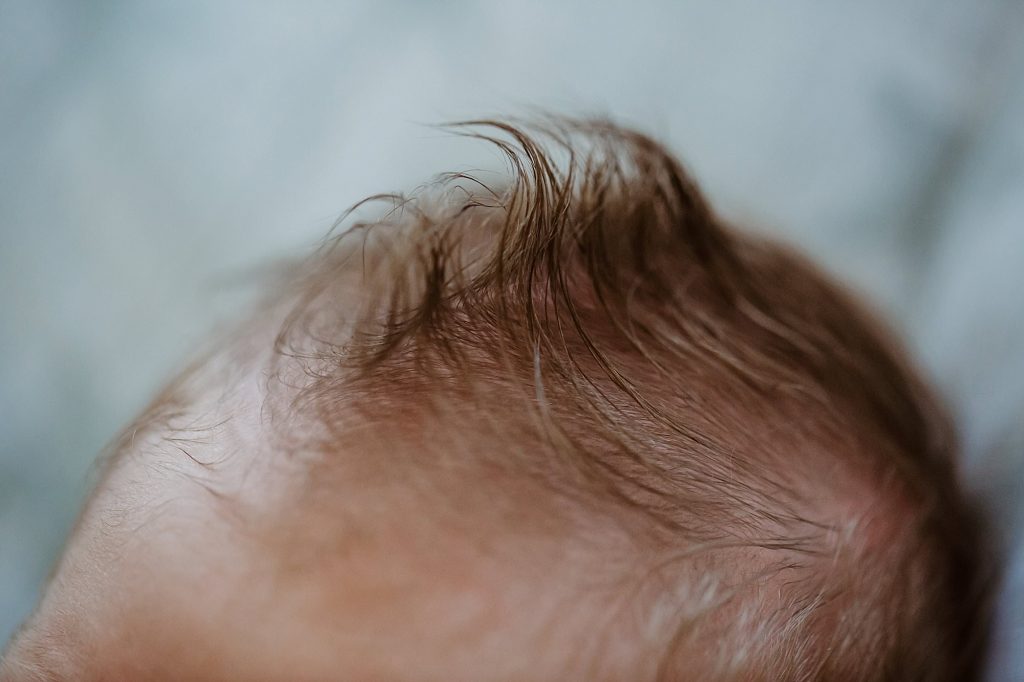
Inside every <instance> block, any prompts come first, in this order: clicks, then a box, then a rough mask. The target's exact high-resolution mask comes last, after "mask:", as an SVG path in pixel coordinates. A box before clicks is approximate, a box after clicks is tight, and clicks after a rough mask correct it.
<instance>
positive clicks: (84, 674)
mask: <svg viewBox="0 0 1024 682" xmlns="http://www.w3.org/2000/svg"><path fill="white" fill-rule="evenodd" d="M245 341H246V343H249V342H251V341H252V337H251V336H250V337H246V339H245ZM271 342H272V339H271V338H268V339H267V343H268V344H271ZM268 347H269V346H268ZM263 360H264V358H259V357H255V358H254V357H247V356H245V354H244V353H240V352H238V350H237V349H234V348H230V347H226V348H224V349H222V350H221V351H220V352H219V353H217V354H216V355H215V356H213V357H212V358H208V359H207V360H206V361H204V362H203V363H201V364H200V365H197V366H196V367H194V368H192V369H191V370H190V371H189V372H187V373H186V374H185V375H184V376H183V377H182V378H181V379H180V380H179V381H177V382H175V384H174V385H172V387H171V388H170V389H169V390H168V391H167V392H165V394H164V395H163V396H161V398H160V399H159V400H158V401H157V402H156V403H154V405H153V406H152V407H151V408H150V410H149V413H148V414H147V415H146V416H145V417H143V418H142V419H141V420H140V421H139V423H138V424H137V425H135V426H133V427H132V428H131V429H129V430H128V431H127V432H126V435H125V438H124V439H123V442H122V446H121V448H120V449H119V451H118V452H117V453H116V454H115V455H114V456H113V457H112V458H111V460H110V462H109V464H108V465H107V467H106V470H105V472H104V474H103V478H102V480H101V481H100V482H99V484H98V486H97V489H96V491H95V493H94V495H93V497H92V499H91V500H90V502H89V504H88V506H87V509H86V511H85V513H84V514H83V516H82V519H81V521H80V523H79V526H78V528H77V529H76V531H75V534H74V536H73V537H72V539H71V541H70V543H69V546H68V549H67V551H66V554H65V556H64V559H63V562H62V565H61V567H60V570H59V571H58V574H57V578H56V580H55V581H54V583H53V585H52V586H51V589H50V591H49V594H48V595H47V598H46V600H45V602H44V604H43V606H42V608H41V610H40V613H39V614H38V616H37V619H36V621H37V623H36V625H35V626H34V628H33V629H34V630H35V631H34V632H32V631H30V632H29V633H27V634H28V636H30V637H32V638H35V641H36V642H38V643H39V646H40V647H41V648H42V649H50V650H51V652H56V651H58V649H57V648H56V647H52V646H51V645H49V644H47V642H50V643H53V642H56V641H59V642H60V643H61V647H60V648H59V650H60V651H61V652H62V654H61V655H62V656H64V657H66V660H64V661H48V662H47V663H46V664H45V665H46V666H49V667H55V666H56V667H59V666H68V667H67V670H68V671H71V672H70V673H69V675H68V677H70V678H74V679H91V678H96V679H105V678H108V677H115V678H116V677H118V676H127V677H133V676H139V675H141V676H143V677H146V678H147V679H159V678H158V677H157V676H156V672H155V669H153V668H150V667H147V666H153V665H158V664H159V662H160V661H166V660H172V659H173V660H176V662H177V663H176V668H175V671H174V674H173V678H174V679H183V678H188V677H189V675H188V674H186V671H188V670H190V668H189V666H195V668H194V670H195V675H196V676H197V677H201V678H202V679H232V680H234V679H251V680H257V679H267V680H278V679H329V678H332V677H334V676H336V671H337V670H338V669H339V668H341V669H344V670H345V671H346V676H347V677H351V678H353V679H360V678H362V679H366V678H386V679H396V680H397V679H403V677H402V675H403V674H405V673H406V672H408V671H410V670H416V669H419V668H420V667H421V666H423V665H425V664H426V665H431V666H435V667H436V670H437V671H438V674H442V675H443V676H448V675H454V676H456V677H462V678H467V679H468V678H473V679H487V678H488V676H493V677H495V678H496V679H500V678H503V677H504V678H507V677H508V676H510V675H511V676H522V675H524V674H525V675H526V676H527V677H533V676H534V673H530V672H526V671H525V670H526V669H525V668H524V667H523V666H526V665H527V664H526V663H524V661H530V663H529V666H533V665H536V666H543V665H545V664H552V665H553V664H555V663H557V661H556V660H550V661H547V662H546V663H545V660H544V659H545V655H546V654H542V653H538V652H539V651H541V650H542V649H543V647H544V646H550V644H551V641H552V639H551V638H560V637H565V638H566V639H569V638H570V637H573V636H576V637H582V633H583V632H584V622H583V621H584V620H585V615H584V614H587V616H586V617H589V611H588V610H587V609H584V608H583V605H584V603H585V602H587V601H589V600H594V599H596V598H598V595H601V594H603V593H604V591H607V590H610V589H612V584H613V583H614V582H615V580H616V579H618V578H619V577H620V576H619V574H618V573H615V574H613V573H612V572H607V573H606V574H600V573H599V572H593V571H592V572H591V574H590V575H589V576H587V579H586V580H581V575H580V573H579V570H580V565H581V562H584V563H591V562H590V561H588V560H586V559H585V557H587V556H588V555H589V556H591V557H592V558H593V559H595V560H596V559H597V556H596V555H597V553H598V552H599V551H603V552H610V551H614V552H615V553H617V554H619V555H621V556H625V555H627V554H628V550H627V545H628V544H629V539H628V537H626V536H625V535H624V534H623V533H621V532H618V533H616V532H615V530H614V529H611V528H609V532H608V533H607V534H606V536H605V537H604V538H603V539H602V540H601V542H594V543H593V544H587V543H582V542H574V541H573V539H572V537H573V536H574V535H575V536H577V537H581V536H580V534H579V533H578V532H576V531H574V530H572V529H571V528H570V526H571V525H572V523H573V522H572V521H571V520H570V519H569V518H568V517H565V516H564V515H562V514H561V513H560V511H559V509H558V508H557V505H556V504H554V502H553V501H552V502H551V503H549V502H548V501H547V497H548V496H545V495H542V494H540V490H539V489H538V488H537V487H536V486H535V485H533V484H531V483H530V482H529V481H527V480H526V479H525V478H520V479H519V480H516V479H515V478H514V477H503V478H502V479H501V481H500V482H499V481H493V480H492V481H488V480H487V478H486V477H481V476H480V475H479V473H478V472H472V473H471V474H470V473H466V476H465V477H463V478H459V477H454V476H440V477H436V478H435V479H434V480H429V481H428V480H426V479H425V478H423V477H422V468H421V467H418V466H417V467H416V470H415V472H413V471H412V470H411V469H409V468H408V467H405V466H404V464H403V461H404V460H408V458H409V457H415V456H416V455H417V454H419V453H417V452H416V450H415V448H414V446H413V447H412V449H409V450H407V451H405V452H395V451H394V447H395V446H396V443H397V442H398V441H397V440H396V439H395V438H392V437H388V434H387V432H386V431H383V430H382V429H381V427H380V425H373V426H370V427H366V428H362V429H360V428H353V430H352V433H351V441H349V442H350V443H351V444H353V445H352V447H349V446H347V445H344V444H342V445H339V444H337V443H335V444H333V445H332V447H331V448H330V450H329V452H328V451H325V450H323V449H322V447H321V446H320V445H318V444H317V439H316V437H315V436H314V435H313V434H310V433H306V434H305V436H304V437H303V436H302V434H301V432H300V430H299V429H300V428H308V429H315V427H313V426H300V425H297V424H295V423H292V424H289V429H288V430H287V431H284V429H283V427H282V426H281V425H280V424H279V423H278V422H273V420H272V419H270V418H268V415H267V412H268V410H267V405H266V402H267V400H268V399H273V400H276V399H279V398H280V397H281V394H280V393H278V394H277V395H276V396H273V397H269V396H268V388H267V381H266V377H267V371H266V370H267V365H266V364H265V363H264V362H263ZM272 422H273V423H272ZM283 433H284V434H286V435H285V436H282V434H283ZM282 438H284V439H285V441H284V442H286V443H287V444H288V445H283V444H282ZM406 442H407V445H406V446H405V447H410V446H412V445H413V443H412V441H408V440H407V441H406ZM355 444H358V447H356V446H355ZM324 457H330V458H331V461H330V463H329V464H330V466H325V463H324V459H323V458H324ZM470 476H472V479H473V484H472V485H469V484H468V479H469V477H470ZM314 478H315V479H316V480H314ZM558 517H564V518H563V520H562V521H556V520H555V519H556V518H558ZM559 526H561V528H559ZM587 537H588V538H590V540H588V543H589V542H591V541H592V538H593V536H592V535H589V534H588V535H587ZM607 559H608V555H607V554H606V561H607ZM594 563H595V565H596V561H595V562H594ZM527 605H529V606H528V607H527ZM555 624H557V627H556V626H555ZM584 639H585V638H584ZM516 650H520V654H521V657H517V656H515V655H513V652H515V651H516ZM468 652H476V653H475V654H474V655H473V656H472V657H469V658H467V657H468V656H469V653H468ZM531 652H532V653H531ZM474 660H475V661H476V662H477V664H479V663H480V662H482V661H486V662H487V665H486V670H484V669H480V670H478V671H476V672H473V670H474V668H473V665H474V663H473V661H474ZM460 666H461V667H460ZM467 666H468V667H467ZM503 666H510V667H507V668H503ZM219 669H223V671H224V672H223V677H218V676H217V675H218V670H219ZM530 669H531V670H533V671H534V672H535V673H536V675H540V676H542V677H543V676H546V675H545V673H544V672H543V668H542V667H537V668H530ZM441 671H447V672H443V673H442V672H441ZM502 671H504V673H502ZM168 679H170V678H168Z"/></svg>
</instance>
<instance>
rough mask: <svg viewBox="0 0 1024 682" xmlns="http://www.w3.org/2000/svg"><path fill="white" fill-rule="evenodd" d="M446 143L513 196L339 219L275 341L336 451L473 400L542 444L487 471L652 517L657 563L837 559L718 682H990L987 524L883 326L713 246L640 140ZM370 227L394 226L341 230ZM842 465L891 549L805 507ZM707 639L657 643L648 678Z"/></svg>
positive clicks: (552, 127) (715, 226)
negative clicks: (492, 167)
mask: <svg viewBox="0 0 1024 682" xmlns="http://www.w3.org/2000/svg"><path fill="white" fill-rule="evenodd" d="M445 129H446V130H449V131H450V132H452V133H453V134H455V135H459V136H466V137H470V138H473V139H477V140H480V141H482V142H484V143H486V144H488V145H491V146H492V147H493V148H494V149H495V150H497V151H498V152H499V153H500V154H501V156H502V158H503V159H504V162H505V164H506V166H507V171H508V172H507V174H506V175H505V176H504V177H503V178H502V180H501V181H500V182H484V181H483V180H482V179H481V177H482V176H483V174H481V173H477V174H471V173H467V172H453V173H447V174H444V175H442V176H440V177H439V178H438V179H437V180H436V182H434V183H432V184H431V185H429V186H427V187H425V188H423V189H421V190H420V191H419V192H418V193H416V194H415V195H413V196H409V197H407V196H402V195H397V194H387V195H377V196H374V197H370V198H369V199H367V200H366V201H364V202H360V204H358V205H357V206H355V207H353V209H352V210H351V211H349V212H348V213H346V214H345V215H344V216H343V217H342V218H341V219H339V221H338V223H337V225H336V227H335V230H334V233H333V234H332V236H331V237H330V238H329V239H328V240H327V241H326V242H325V243H324V245H323V246H322V247H321V249H320V250H319V251H318V252H317V253H316V254H315V255H314V256H313V258H312V260H311V262H310V263H308V264H307V266H306V267H304V268H302V270H301V274H300V275H299V277H298V282H297V284H296V286H295V289H294V294H293V295H294V296H295V298H296V303H295V305H294V307H293V308H292V311H291V313H290V315H289V316H288V318H287V320H286V322H285V323H284V325H283V327H282V329H281V332H280V334H279V335H278V338H277V342H276V347H277V350H278V353H279V361H278V364H279V365H280V366H279V367H278V370H279V373H281V374H284V373H285V370H284V369H282V368H283V367H284V365H285V364H287V363H288V362H297V366H298V367H300V368H301V371H300V377H299V378H298V379H295V380H294V383H295V384H296V385H298V386H300V388H301V390H300V391H299V397H298V398H297V399H295V400H294V401H293V403H292V408H293V409H294V410H296V411H298V412H301V413H311V414H313V415H314V416H315V418H316V419H317V420H318V421H319V422H321V423H323V424H324V425H325V426H326V430H327V436H326V437H325V440H326V441H327V442H330V441H331V439H332V438H334V437H337V436H338V435H339V434H340V433H341V432H343V431H344V429H345V428H346V424H349V423H350V421H348V418H347V417H345V418H342V416H341V415H349V414H350V413H351V411H352V410H356V411H358V412H359V414H360V415H361V416H363V417H367V418H370V419H372V418H374V417H375V416H376V417H379V416H380V413H381V412H383V411H385V410H386V411H389V413H390V414H391V415H392V416H393V414H395V411H396V410H397V411H398V412H399V413H400V414H403V415H414V414H420V413H424V414H428V415H430V416H431V417H432V418H435V419H436V420H438V421H444V420H446V419H447V420H449V421H451V420H453V419H455V418H456V417H458V416H459V409H460V407H459V406H460V405H465V404H467V403H471V404H473V405H474V406H475V409H476V411H475V412H474V415H475V418H474V420H473V425H471V426H466V427H465V428H466V429H467V430H472V429H491V430H492V432H501V431H502V430H503V429H505V431H504V435H506V436H509V435H515V436H516V438H520V437H521V438H523V439H531V438H532V439H535V442H536V443H541V444H543V447H541V448H535V447H527V446H525V445H523V446H517V444H516V442H515V441H516V438H509V439H507V440H508V443H509V444H508V446H507V448H506V450H507V451H503V452H502V453H500V454H490V455H488V454H478V455H475V456H479V457H486V456H492V457H499V456H500V457H501V458H502V462H501V464H502V466H506V467H509V468H516V467H520V468H523V469H529V470H531V471H540V472H545V473H543V474H541V475H546V476H547V477H548V478H547V480H548V481H549V483H550V484H551V486H552V487H553V488H555V489H557V490H559V491H560V492H563V493H565V494H566V495H567V496H568V497H570V498H572V499H587V500H590V501H592V502H593V501H595V500H598V501H600V500H604V501H607V504H608V505H610V506H612V507H615V508H617V509H622V510H626V511H628V512H629V513H631V514H634V515H636V514H639V515H641V516H642V517H643V518H645V519H648V520H649V521H650V522H651V524H652V526H653V527H655V528H656V529H657V530H655V531H652V533H654V534H655V535H656V536H657V537H658V538H660V541H661V542H662V543H663V545H664V546H665V547H667V548H668V549H666V551H665V553H664V556H666V557H669V560H668V561H666V565H671V564H672V561H673V560H675V561H679V560H681V558H684V557H685V558H687V559H688V558H689V557H692V556H693V554H694V553H695V548H697V549H699V551H700V552H702V553H705V554H707V553H714V552H716V551H720V550H723V549H726V548H756V549H758V550H763V551H764V552H767V553H768V554H769V555H772V556H775V555H777V556H778V559H777V560H773V561H772V562H770V563H768V564H767V565H766V566H765V570H767V571H769V572H774V573H775V574H778V573H781V572H785V571H791V572H792V571H804V573H799V575H812V576H813V575H818V573H816V572H815V571H817V569H821V568H823V567H828V566H829V565H830V562H832V564H835V563H836V561H837V559H836V557H840V556H841V557H845V561H846V562H847V563H848V564H850V565H849V566H848V567H847V568H848V570H845V571H844V570H839V569H834V566H833V569H830V571H831V572H829V571H823V573H826V574H827V576H826V577H824V578H821V577H818V578H814V579H809V578H808V579H806V580H805V582H806V583H807V585H806V586H805V588H792V589H793V590H795V591H794V592H793V594H792V595H791V598H790V599H788V601H786V603H784V604H780V605H777V607H776V608H773V609H772V610H771V613H769V614H767V615H765V614H763V613H760V612H756V610H755V611H743V612H742V613H744V614H746V615H745V616H744V618H749V619H751V622H750V625H749V627H746V629H745V630H744V632H745V633H746V636H747V637H748V639H747V640H746V641H745V642H740V641H738V640H737V641H734V642H733V643H732V644H731V645H728V646H727V645H721V646H722V647H723V648H725V649H729V648H731V649H732V650H733V653H732V655H731V656H730V655H727V654H723V663H721V665H720V668H719V669H720V670H721V671H723V672H722V674H723V675H725V674H726V673H725V671H732V672H730V673H728V674H730V675H735V676H736V677H740V678H744V679H746V677H744V673H743V672H742V671H741V670H740V669H739V668H738V667H737V666H739V665H740V664H739V661H740V660H741V659H742V660H743V661H745V663H744V665H747V664H750V662H751V661H752V660H756V662H757V664H758V665H763V666H765V667H764V668H763V674H764V675H766V676H767V677H766V679H920V680H963V679H969V678H971V677H972V676H973V675H975V674H976V673H977V672H978V665H979V660H980V655H981V651H982V648H983V647H982V645H983V641H984V633H985V626H984V623H985V611H986V601H985V594H986V585H987V578H988V576H986V575H985V574H984V571H983V569H982V568H981V559H980V556H981V551H982V547H981V543H980V540H979V539H978V538H979V533H978V531H977V528H978V525H977V523H978V522H977V519H976V518H975V515H974V513H973V511H972V508H971V506H970V505H969V504H968V503H967V502H966V501H965V500H964V497H963V495H962V493H961V492H960V490H959V488H958V485H957V482H956V476H955V461H954V460H955V454H956V444H955V439H954V437H953V434H952V429H951V427H950V425H949V422H948V419H947V418H946V416H945V414H944V412H943V410H942V409H941V407H940V406H939V405H937V404H936V402H935V400H934V399H933V398H932V397H931V394H930V392H929V391H928V390H927V388H926V386H924V385H923V383H922V382H921V381H920V380H919V379H918V378H917V377H916V376H915V374H914V372H913V371H912V370H911V369H910V368H909V365H908V363H907V362H906V360H905V359H904V358H903V357H902V356H901V354H900V352H899V351H898V350H897V349H896V348H897V346H896V345H895V344H894V342H893V341H892V340H891V339H890V338H889V336H888V334H887V333H886V332H885V331H884V329H883V328H882V327H881V326H880V325H879V324H878V323H877V322H876V321H874V320H873V318H872V317H871V316H870V315H869V314H867V313H866V312H864V311H863V310H862V309H861V307H860V306H859V305H857V304H856V303H855V302H854V300H853V299H852V298H851V297H850V296H849V295H847V294H846V293H845V292H844V291H842V290H841V289H839V288H838V287H836V286H835V285H833V284H832V283H830V282H829V281H828V280H827V279H826V278H825V277H824V276H822V275H820V274H819V273H818V272H817V271H816V270H815V269H814V268H813V267H812V266H810V265H809V264H808V263H807V262H806V261H805V260H803V259H802V258H801V257H800V256H798V255H796V254H794V253H792V252H790V251H789V250H787V249H785V248H783V247H781V246H779V245H777V244H775V243H773V242H771V241H769V240H766V239H762V238H757V237H753V236H750V235H746V234H743V233H741V232H738V231H735V230H733V229H731V228H730V227H729V226H728V225H726V224H725V222H724V221H723V220H722V219H721V218H720V217H718V216H717V215H716V214H715V213H714V211H712V209H711V207H710V206H709V204H708V202H707V201H706V200H705V199H704V197H703V196H702V194H701V192H700V191H699V190H698V188H697V186H696V185H695V183H694V182H693V180H692V179H691V178H690V177H689V175H688V174H687V173H686V172H685V171H684V169H683V167H682V166H681V164H680V163H679V161H678V160H676V159H675V158H674V157H673V156H672V155H671V154H670V153H668V152H667V151H666V150H665V149H664V148H663V147H662V146H661V145H660V144H659V143H658V142H656V141H654V140H653V139H651V138H650V137H648V136H646V135H644V134H642V133H639V132H635V131H631V130H626V129H623V128H621V127H619V126H617V125H615V124H613V123H611V122H608V121H604V120H570V119H565V118H559V117H545V118H542V119H541V120H539V121H527V122H524V121H508V120H477V121H467V122H461V123H457V124H452V125H448V126H445ZM368 204H369V205H373V204H383V206H384V207H385V210H383V211H382V212H381V213H380V214H379V215H378V216H377V217H376V218H374V219H372V220H363V221H353V219H352V218H353V216H354V215H356V214H357V213H360V212H362V211H365V210H367V205H368ZM289 366H293V365H289ZM507 421H508V422H514V423H515V427H510V426H504V425H503V424H504V423H505V422H507ZM459 423H463V422H459ZM460 428H462V427H460ZM531 442H534V441H531ZM527 452H528V453H529V454H526V453H527ZM538 452H539V453H541V454H540V455H538V454H536V453H538ZM466 456H467V457H469V456H470V455H469V454H466ZM833 460H835V461H839V462H840V463H841V466H842V467H844V470H845V469H847V468H848V469H849V470H851V471H856V472H859V473H858V474H857V475H852V474H851V478H857V476H860V478H858V479H857V480H862V481H863V480H866V481H867V483H863V482H862V484H861V485H863V486H864V488H863V490H866V491H867V493H866V494H867V495H868V496H872V495H875V496H877V498H878V499H879V500H880V501H881V503H880V504H879V505H878V508H879V509H881V510H882V511H880V512H879V514H883V515H884V514H885V513H886V512H887V511H891V516H892V518H882V520H881V521H876V522H872V523H873V524H874V526H881V527H884V528H885V529H886V530H885V532H886V533H888V535H886V538H887V540H886V543H887V546H886V547H885V548H884V549H883V550H878V549H877V548H874V549H867V548H866V547H867V544H866V541H865V540H864V538H863V537H861V536H863V535H866V531H865V528H867V527H868V526H872V523H868V522H867V521H865V520H864V519H863V518H860V517H858V518H852V519H848V518H841V517H840V518H835V516H834V515H833V516H830V515H829V514H828V513H825V511H823V510H822V509H821V508H820V505H818V506H815V504H816V503H811V502H809V500H816V499H818V498H820V497H822V496H825V497H828V496H830V495H833V493H835V490H833V487H834V485H833V483H832V482H831V481H829V480H820V479H819V478H818V474H817V473H816V472H820V471H822V470H824V469H825V468H826V467H827V465H828V463H830V462H832V461H833ZM549 469H550V470H556V469H557V470H558V471H559V473H558V474H557V475H550V472H549V471H548V470H549ZM567 470H571V472H572V473H571V475H570V474H566V471H567ZM830 486H833V487H830ZM577 487H578V488H579V489H578V490H577V489H576V488H577ZM570 488H572V490H570ZM858 490H860V489H858ZM886 500H889V502H887V501H886ZM891 500H897V501H895V502H893V501H891ZM808 510H810V511H808ZM900 513H902V517H898V518H897V516H898V514H900ZM874 526H872V527H874ZM673 546H674V547H675V549H674V550H673V549H672V547H673ZM873 553H874V554H873ZM876 554H877V556H876ZM819 573H820V572H819ZM793 582H794V583H796V582H800V581H799V580H797V579H796V578H793ZM787 585H789V583H787ZM790 588H791V586H790V587H787V589H790ZM801 589H803V591H800V590H801ZM787 594H788V593H787ZM725 601H729V599H728V598H726V599H725ZM755 613H756V614H757V615H755ZM697 620H699V619H696V618H686V619H681V622H679V623H678V624H677V629H676V631H675V632H673V633H669V636H667V637H666V640H667V641H668V642H669V649H671V650H673V651H669V652H668V653H667V654H666V655H665V660H664V663H663V666H662V668H661V670H660V676H661V677H663V678H666V679H671V678H673V677H674V675H675V673H674V672H673V671H674V670H676V667H675V666H678V665H680V660H682V659H679V660H677V658H676V657H677V656H678V654H677V653H676V652H675V651H674V650H678V649H682V648H685V643H687V642H691V641H693V639H694V637H695V636H696V635H695V633H696V632H697V631H698V629H699V628H696V627H695V626H694V623H695V622H696V621H697ZM737 636H742V635H737ZM742 652H747V654H748V658H743V656H742V655H741V653H742ZM751 652H754V653H751Z"/></svg>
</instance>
